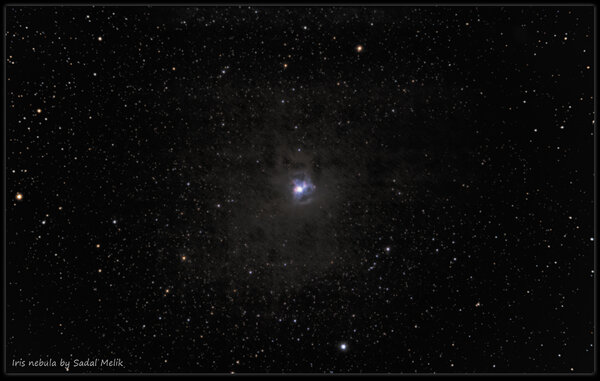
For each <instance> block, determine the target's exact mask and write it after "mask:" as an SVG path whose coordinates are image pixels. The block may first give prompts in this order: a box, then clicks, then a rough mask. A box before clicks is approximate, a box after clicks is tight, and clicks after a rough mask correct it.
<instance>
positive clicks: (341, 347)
mask: <svg viewBox="0 0 600 381" xmlns="http://www.w3.org/2000/svg"><path fill="white" fill-rule="evenodd" d="M340 349H341V350H342V351H345V350H346V349H348V345H347V344H346V343H341V344H340Z"/></svg>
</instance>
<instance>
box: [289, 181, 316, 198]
mask: <svg viewBox="0 0 600 381" xmlns="http://www.w3.org/2000/svg"><path fill="white" fill-rule="evenodd" d="M315 189H316V186H315V185H314V184H313V183H312V181H311V179H310V178H309V177H308V176H306V175H304V174H301V175H298V176H296V177H294V178H292V191H293V196H294V200H295V201H296V202H297V203H299V204H307V203H309V202H310V201H311V200H312V197H313V195H314V192H315Z"/></svg>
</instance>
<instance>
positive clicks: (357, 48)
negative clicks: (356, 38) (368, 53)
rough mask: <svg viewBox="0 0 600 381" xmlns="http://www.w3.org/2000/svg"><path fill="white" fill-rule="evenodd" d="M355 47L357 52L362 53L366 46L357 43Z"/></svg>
mask: <svg viewBox="0 0 600 381" xmlns="http://www.w3.org/2000/svg"><path fill="white" fill-rule="evenodd" d="M355 49H356V52H357V53H360V52H362V51H363V49H364V47H363V46H362V45H356V48H355Z"/></svg>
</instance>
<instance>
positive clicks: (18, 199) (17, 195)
mask: <svg viewBox="0 0 600 381" xmlns="http://www.w3.org/2000/svg"><path fill="white" fill-rule="evenodd" d="M15 199H16V200H17V201H21V200H22V199H23V194H22V193H17V194H16V195H15Z"/></svg>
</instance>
